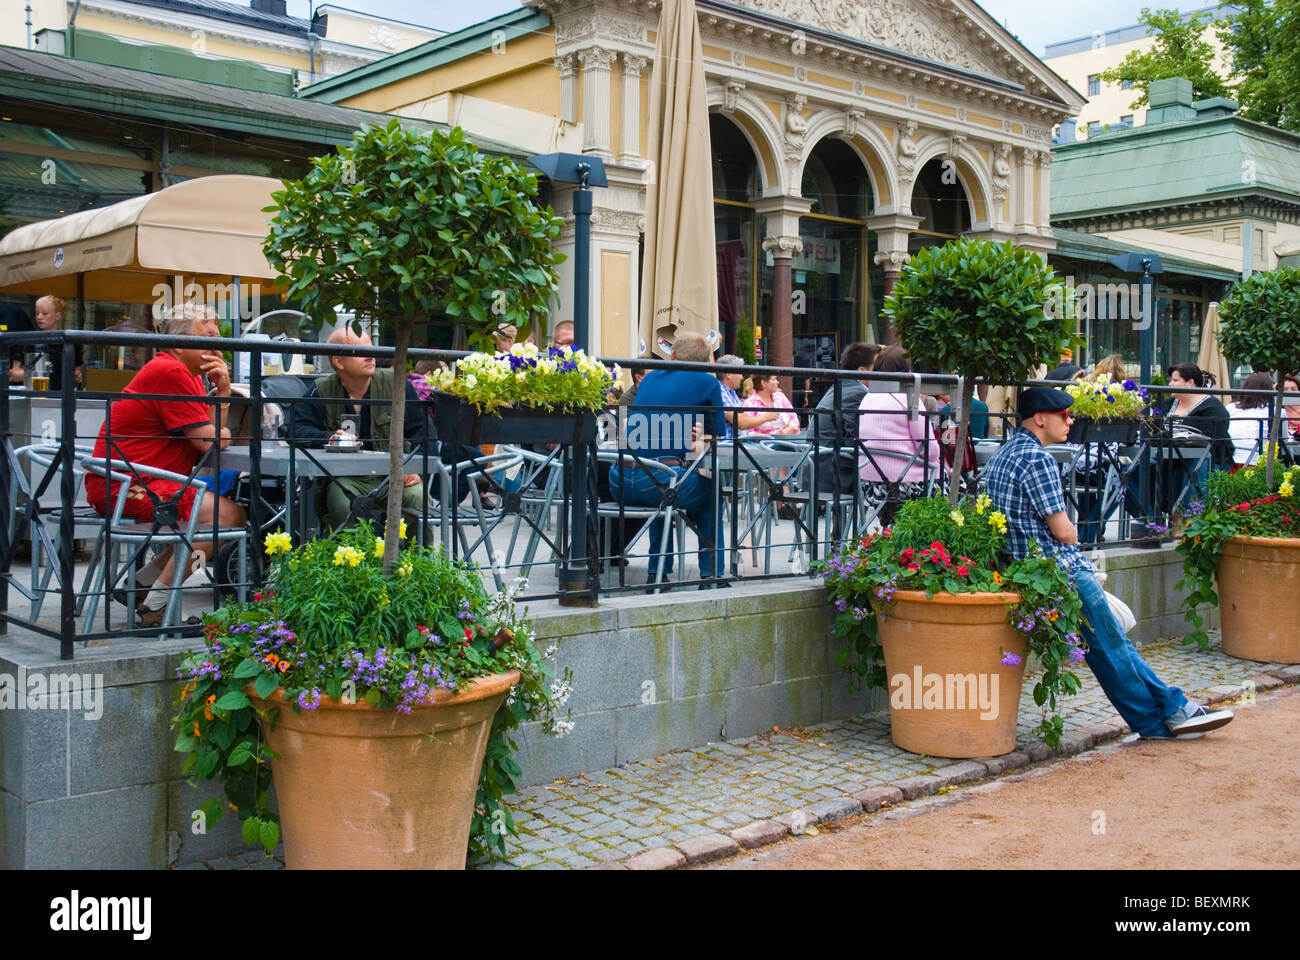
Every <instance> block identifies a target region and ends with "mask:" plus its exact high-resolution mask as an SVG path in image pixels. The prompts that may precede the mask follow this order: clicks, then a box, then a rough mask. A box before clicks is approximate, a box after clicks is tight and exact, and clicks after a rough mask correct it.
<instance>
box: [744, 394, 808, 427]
mask: <svg viewBox="0 0 1300 960" xmlns="http://www.w3.org/2000/svg"><path fill="white" fill-rule="evenodd" d="M745 406H747V407H749V408H751V409H755V410H769V409H770V410H778V411H782V412H781V413H780V415H779V416H778V417H777V418H776V419H775V420H769V421H767V423H760V424H759V425H758V426H756V427H751V428H750V429H748V430H742V431H741V435H742V436H747V437H748V436H753V435H755V434H757V435H759V436H764V437H770V436H772V435H773V434H775V433H776V432H777V431H778V430H781V429H782V428H784V427H794V428H795V429H796V430H798V429H799V418H798V417H797V416H795V414H794V405H793V404H792V403H791V402H790V399H789V398H788V397H787V396H786V395H785V394H784V393H782V392H781V391H780V390H777V391H775V392H773V394H772V402H771V403H764V402H763V398H762V397H760V396H759V395H758V394H757V393H751V394H750V395H749V396H748V397H746V398H745Z"/></svg>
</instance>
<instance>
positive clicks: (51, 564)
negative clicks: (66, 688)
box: [9, 443, 102, 620]
mask: <svg viewBox="0 0 1300 960" xmlns="http://www.w3.org/2000/svg"><path fill="white" fill-rule="evenodd" d="M61 451H62V448H61V447H60V446H59V444H51V443H33V444H28V445H27V446H24V447H19V448H17V449H16V450H14V451H13V453H12V457H13V459H12V461H11V462H12V467H13V469H12V470H11V475H12V476H13V478H14V485H13V486H12V487H11V495H10V501H9V531H10V540H9V542H10V543H14V542H15V541H16V538H17V536H18V535H19V533H20V532H22V530H21V528H22V527H23V526H24V524H25V525H26V534H27V537H28V538H29V539H30V541H31V580H30V581H29V585H30V590H31V593H30V595H29V599H30V600H31V619H32V620H37V619H39V617H40V615H41V608H42V607H43V606H44V603H45V597H46V596H47V595H48V594H49V593H50V591H51V587H50V582H51V581H54V584H55V587H54V589H55V590H62V589H63V580H62V575H61V573H60V569H61V565H60V560H61V558H62V550H61V543H60V538H59V534H60V526H61V524H62V522H63V511H64V510H65V509H68V507H67V506H65V505H63V504H60V505H58V506H52V507H47V506H42V505H41V503H40V498H41V496H42V494H44V493H45V492H46V491H48V490H61V483H60V472H61V469H60V468H61V467H62V464H61V463H60V462H59V455H60V453H61ZM73 452H74V455H75V456H78V457H79V456H83V455H87V454H89V453H90V452H91V448H90V447H88V446H82V445H74V447H73ZM29 467H35V468H38V469H40V470H44V471H45V472H44V473H43V474H42V475H41V477H40V479H39V480H37V481H36V482H35V483H33V482H31V480H30V476H29V473H28V468H29ZM72 472H73V476H74V477H75V478H76V482H75V486H74V488H73V499H72V503H73V506H72V507H71V510H72V516H73V532H72V536H73V539H74V540H82V539H88V538H90V537H93V536H94V535H95V531H96V529H97V527H98V525H99V523H100V522H102V518H101V517H100V516H99V514H97V513H95V511H94V510H92V509H91V508H90V506H89V505H87V504H85V503H84V494H85V478H86V471H85V469H84V468H82V466H81V464H80V461H79V460H74V461H73V465H72ZM20 495H21V496H22V497H23V498H24V502H23V503H21V504H20V503H19V496H20ZM77 504H80V506H78V505H77ZM19 589H20V590H21V589H22V588H21V586H19ZM84 599H85V598H84V597H82V598H79V600H78V602H77V610H78V612H80V609H81V606H82V605H83V603H84Z"/></svg>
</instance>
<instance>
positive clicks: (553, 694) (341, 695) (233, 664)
mask: <svg viewBox="0 0 1300 960" xmlns="http://www.w3.org/2000/svg"><path fill="white" fill-rule="evenodd" d="M383 544H384V541H382V540H380V539H379V538H378V537H376V536H375V532H374V530H373V529H372V528H371V527H370V526H369V524H366V523H361V524H357V525H356V526H353V527H349V528H347V529H346V530H344V531H343V532H341V533H340V534H339V535H338V537H337V539H334V540H314V541H311V542H310V543H307V544H305V545H304V546H303V547H302V548H300V549H298V550H294V549H293V548H292V546H291V543H290V540H289V537H288V535H287V534H283V533H274V534H271V535H270V536H269V537H268V538H267V552H268V553H269V554H271V555H272V556H273V557H274V558H275V559H274V561H273V569H272V572H271V579H270V589H268V590H267V591H266V592H264V593H259V594H256V595H254V598H253V601H252V602H251V603H244V604H241V603H235V602H230V603H227V604H225V605H224V606H222V607H221V608H220V609H218V610H217V611H216V612H214V613H212V614H209V615H208V617H207V618H206V620H207V628H206V630H205V641H206V642H205V645H204V647H203V648H202V649H200V650H196V651H194V652H192V653H190V654H189V655H187V657H186V658H185V660H184V662H183V663H182V665H181V669H180V675H181V678H182V679H183V680H184V681H185V682H184V685H183V686H182V688H181V691H180V694H179V697H178V703H179V709H178V712H177V715H176V717H175V718H174V721H173V722H174V724H175V726H176V727H177V730H178V735H177V739H176V747H175V749H176V750H177V751H178V752H180V753H183V754H186V759H185V761H184V764H183V766H182V770H183V772H185V773H187V774H192V775H193V777H194V779H195V780H204V779H210V778H220V780H221V783H222V788H223V791H224V793H225V797H226V800H227V801H228V805H229V806H230V808H231V809H232V810H234V811H235V812H237V813H238V815H239V817H240V819H241V820H242V821H243V831H244V838H245V840H247V841H248V842H249V843H250V844H252V845H260V846H262V847H263V848H265V849H266V851H267V852H268V854H269V853H270V852H272V851H273V850H274V849H275V846H276V844H277V843H278V842H279V826H278V822H277V818H276V814H275V811H274V810H273V808H272V806H271V803H270V784H271V773H270V766H269V761H270V760H271V759H272V758H273V757H274V754H273V752H272V751H271V750H270V748H269V747H268V746H267V744H266V739H265V736H264V732H263V724H267V725H270V726H273V725H274V723H275V721H276V714H277V712H278V709H279V708H273V709H264V708H262V707H259V706H258V705H256V704H255V702H254V701H252V700H250V698H249V693H248V691H249V689H250V688H251V689H252V690H253V692H254V693H256V695H257V696H258V697H259V698H263V699H265V698H267V697H269V696H271V695H272V694H273V693H274V692H275V691H276V690H277V689H278V690H280V691H281V692H282V695H283V698H284V703H285V704H286V705H288V707H289V708H290V709H293V710H294V711H295V712H298V711H302V710H313V709H316V708H317V707H318V706H319V705H320V703H321V701H322V700H323V699H326V698H328V699H332V700H335V701H339V702H344V703H347V702H357V701H359V700H365V701H366V702H367V703H369V704H371V705H372V706H375V707H379V708H390V709H395V710H398V711H402V712H410V710H411V709H412V707H413V706H414V705H416V704H419V703H422V702H425V701H427V700H429V699H431V698H432V697H434V696H436V695H437V694H438V693H439V692H440V691H444V692H451V691H456V690H460V689H463V688H464V686H465V685H466V684H467V683H468V682H469V681H471V680H473V679H475V678H478V677H484V676H488V675H491V674H495V673H504V672H506V671H509V670H518V671H519V672H520V676H521V679H520V681H519V683H518V684H517V685H516V686H515V688H514V689H513V690H512V691H511V694H510V695H509V697H508V698H507V700H506V702H505V704H503V705H502V707H501V709H500V710H498V712H497V714H496V716H495V718H494V720H493V724H492V731H491V734H490V737H489V741H488V748H487V757H486V759H485V761H484V764H483V770H482V774H481V776H480V780H479V787H478V798H477V801H476V804H477V805H476V816H475V820H474V824H475V826H474V830H473V833H472V834H471V838H470V851H469V853H470V856H471V857H482V856H487V857H494V856H497V855H499V854H501V853H503V852H504V849H505V841H506V837H507V836H508V835H513V834H514V821H513V819H512V818H511V817H510V816H509V809H508V807H507V806H506V804H505V797H506V796H507V795H509V794H511V793H514V792H516V778H517V777H518V776H519V766H518V764H517V763H516V762H515V760H514V759H513V754H514V752H515V750H516V744H515V742H514V740H513V739H512V737H511V734H512V733H513V731H515V730H517V729H518V728H519V725H520V724H521V723H523V722H525V721H530V720H531V721H540V722H541V723H542V726H543V728H544V729H546V730H547V731H548V732H550V733H552V734H556V735H559V734H563V733H566V732H567V731H568V730H569V729H570V728H571V727H572V724H571V723H569V721H568V719H567V715H566V717H565V719H560V717H559V711H560V709H561V708H562V707H563V706H564V704H565V703H566V701H567V699H568V694H569V686H570V677H569V675H568V674H567V672H566V674H565V675H564V676H563V677H560V678H558V679H556V677H555V672H554V671H553V670H552V669H551V667H550V666H549V664H548V663H547V661H548V660H549V658H550V657H551V656H553V654H554V652H555V649H554V647H552V648H551V649H550V650H548V651H546V652H545V653H542V652H540V651H538V649H537V647H536V646H535V644H534V643H533V634H532V631H531V628H530V626H529V624H528V622H527V620H526V619H524V617H522V616H521V615H520V614H519V613H518V612H517V611H516V609H515V603H514V600H515V596H516V595H517V593H518V589H519V587H520V586H521V584H520V585H516V587H515V588H514V589H513V590H512V591H507V592H504V593H500V594H496V595H493V596H490V595H488V594H487V592H486V591H485V590H484V589H483V585H482V579H481V577H480V575H479V573H478V571H477V570H476V569H475V568H472V567H470V566H468V565H466V564H465V563H464V562H462V561H459V560H452V559H451V558H449V557H447V556H446V555H444V554H443V553H442V551H441V550H440V549H426V548H420V547H416V546H409V547H407V548H405V549H404V550H403V551H402V553H401V555H400V557H399V564H398V567H397V570H396V572H394V573H392V574H385V573H384V571H383V566H382V564H381V563H380V557H381V556H382V553H383ZM204 813H205V816H207V817H208V818H209V824H211V823H214V822H215V820H214V819H213V816H214V813H215V816H216V817H218V818H219V816H220V814H221V809H220V805H217V807H216V808H215V810H212V809H209V808H208V806H207V805H205V807H204Z"/></svg>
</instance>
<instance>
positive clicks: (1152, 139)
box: [1052, 116, 1300, 223]
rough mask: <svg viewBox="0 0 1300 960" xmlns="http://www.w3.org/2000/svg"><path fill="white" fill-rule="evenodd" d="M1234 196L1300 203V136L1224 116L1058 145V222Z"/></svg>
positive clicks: (1114, 132) (1055, 194) (1054, 195)
mask: <svg viewBox="0 0 1300 960" xmlns="http://www.w3.org/2000/svg"><path fill="white" fill-rule="evenodd" d="M1231 198H1270V199H1274V200H1281V201H1283V202H1287V203H1293V204H1296V205H1297V206H1300V135H1298V134H1294V133H1290V132H1288V131H1286V130H1278V129H1276V128H1274V127H1269V126H1266V125H1265V124H1262V123H1255V122H1253V121H1250V120H1243V119H1242V118H1240V117H1236V116H1227V117H1225V116H1220V117H1215V118H1213V119H1207V120H1188V121H1182V122H1173V123H1161V124H1153V125H1148V126H1143V127H1134V128H1131V129H1119V130H1116V129H1114V128H1112V130H1111V131H1109V132H1107V133H1104V134H1102V135H1101V136H1096V137H1090V138H1089V139H1087V140H1084V141H1080V142H1077V143H1063V144H1059V145H1057V146H1056V147H1055V149H1054V162H1053V163H1052V222H1053V223H1056V222H1057V221H1070V220H1077V219H1081V218H1084V217H1088V216H1101V215H1105V214H1114V213H1123V212H1128V211H1133V212H1136V211H1141V210H1153V209H1155V210H1159V209H1167V208H1171V207H1178V206H1180V205H1185V204H1192V203H1204V202H1205V201H1207V200H1218V199H1231Z"/></svg>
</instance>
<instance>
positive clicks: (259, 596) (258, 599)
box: [253, 591, 262, 603]
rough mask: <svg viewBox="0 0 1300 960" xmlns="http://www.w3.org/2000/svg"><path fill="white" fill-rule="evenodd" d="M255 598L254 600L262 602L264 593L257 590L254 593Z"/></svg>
mask: <svg viewBox="0 0 1300 960" xmlns="http://www.w3.org/2000/svg"><path fill="white" fill-rule="evenodd" d="M253 600H254V602H256V603H261V602H262V594H261V592H260V591H259V592H257V593H255V594H253Z"/></svg>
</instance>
